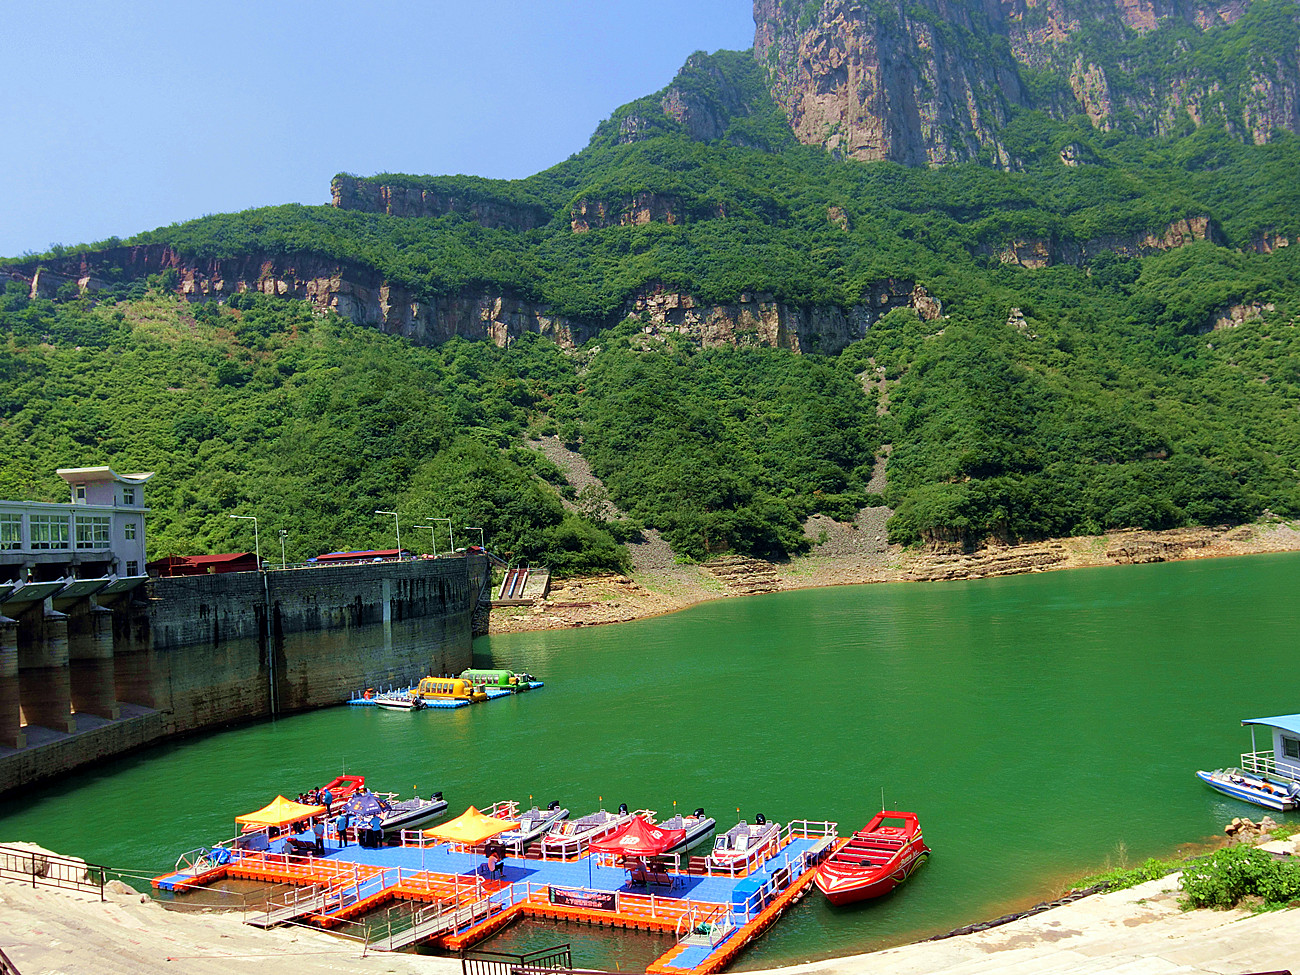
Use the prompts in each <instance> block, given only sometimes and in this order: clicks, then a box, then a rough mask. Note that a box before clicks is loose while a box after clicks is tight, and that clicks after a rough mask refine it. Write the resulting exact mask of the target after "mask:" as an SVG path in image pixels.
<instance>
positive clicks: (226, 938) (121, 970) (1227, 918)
mask: <svg viewBox="0 0 1300 975" xmlns="http://www.w3.org/2000/svg"><path fill="white" fill-rule="evenodd" d="M1176 891H1177V877H1176V875H1175V876H1172V877H1166V878H1164V879H1162V880H1154V881H1151V882H1150V883H1147V884H1144V885H1142V886H1140V887H1135V888H1133V889H1132V890H1126V891H1119V892H1117V893H1113V894H1099V895H1096V896H1093V897H1088V898H1085V899H1083V900H1081V901H1078V902H1076V903H1074V904H1071V905H1069V906H1067V907H1061V908H1057V909H1056V910H1052V911H1047V912H1044V913H1042V914H1038V915H1035V916H1033V917H1030V918H1025V919H1023V920H1020V921H1016V922H1013V923H1011V924H1007V925H1004V926H1002V927H999V928H995V929H993V930H991V931H985V932H982V933H979V934H973V935H967V936H965V937H960V938H950V939H948V940H946V941H929V942H921V943H919V944H914V945H905V946H902V947H899V948H891V949H888V950H886V951H878V952H874V953H872V954H866V955H854V956H851V957H847V958H836V959H831V960H828V961H824V962H815V963H812V964H808V965H800V966H796V967H792V968H787V969H783V970H782V971H783V973H791V975H793V973H805V972H806V973H814V972H816V973H825V975H994V973H996V975H1103V973H1104V975H1239V973H1243V972H1268V971H1278V970H1283V969H1290V970H1292V971H1295V972H1297V973H1298V975H1300V910H1291V911H1281V912H1274V913H1269V914H1260V915H1251V914H1248V913H1246V912H1244V911H1192V912H1189V913H1184V912H1183V911H1181V910H1180V909H1179V908H1178V905H1177V902H1176ZM109 898H110V899H109V901H108V903H105V904H101V903H100V902H99V899H98V898H96V897H91V896H87V895H84V894H77V893H71V892H67V891H60V890H55V889H50V888H32V887H29V886H26V885H24V884H20V883H15V882H8V881H0V949H3V950H4V952H5V953H6V954H7V955H8V956H9V957H10V959H11V960H12V961H13V963H14V964H15V965H16V966H17V967H18V971H19V972H21V973H22V975H142V973H143V975H153V973H158V975H161V973H170V975H232V973H234V972H242V971H256V972H258V973H261V975H325V973H344V972H348V973H367V972H392V973H396V975H459V972H460V963H459V961H457V960H455V959H451V958H434V957H427V956H417V955H407V954H393V955H379V954H374V953H371V954H369V955H367V956H364V957H363V956H362V951H361V947H360V946H359V945H356V944H354V943H350V942H346V941H341V940H339V939H338V938H334V937H331V936H329V935H326V934H323V933H320V932H317V931H312V930H307V929H301V928H290V929H277V930H273V931H267V932H262V931H257V930H254V929H253V928H250V927H248V926H246V925H244V924H242V923H241V921H240V918H239V916H238V915H232V914H221V913H196V914H188V913H182V912H177V911H169V910H166V909H165V908H163V907H161V906H160V905H158V904H156V903H154V902H153V901H151V900H150V899H149V898H148V897H147V896H146V895H141V894H138V893H126V892H119V893H113V894H110V895H109ZM611 937H617V935H616V934H614V933H612V932H611ZM743 957H744V956H743V955H742V956H741V959H742V962H743Z"/></svg>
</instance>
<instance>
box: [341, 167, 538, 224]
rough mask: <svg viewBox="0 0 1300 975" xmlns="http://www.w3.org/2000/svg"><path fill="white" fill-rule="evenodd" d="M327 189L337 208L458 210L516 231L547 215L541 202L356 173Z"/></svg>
mask: <svg viewBox="0 0 1300 975" xmlns="http://www.w3.org/2000/svg"><path fill="white" fill-rule="evenodd" d="M330 191H331V196H332V202H333V204H334V206H336V207H338V208H339V209H341V210H360V211H362V212H364V213H386V214H388V215H389V216H392V217H441V216H444V215H446V214H448V213H458V214H460V215H461V216H463V217H466V218H467V219H470V220H473V221H475V222H476V223H479V224H481V225H483V226H484V227H488V228H491V229H505V230H519V231H523V230H533V229H535V228H537V227H541V226H543V225H545V224H546V223H547V222H548V221H549V220H550V218H551V215H550V214H549V213H547V212H546V210H545V209H544V208H543V207H541V206H530V205H526V204H513V203H507V202H504V201H501V200H491V199H475V198H471V197H468V196H465V195H463V194H461V195H458V194H455V193H441V192H438V191H436V190H431V189H420V188H417V187H413V186H397V185H387V184H385V183H382V182H379V181H376V180H372V179H361V178H360V177H356V176H336V177H334V180H333V181H332V182H331V183H330Z"/></svg>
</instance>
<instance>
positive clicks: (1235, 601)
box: [0, 555, 1300, 969]
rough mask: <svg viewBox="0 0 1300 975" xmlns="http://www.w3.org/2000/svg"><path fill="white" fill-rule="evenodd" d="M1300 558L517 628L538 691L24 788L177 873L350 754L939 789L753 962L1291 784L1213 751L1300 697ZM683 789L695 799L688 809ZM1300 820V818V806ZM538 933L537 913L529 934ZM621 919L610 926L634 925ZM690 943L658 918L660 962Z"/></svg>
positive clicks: (809, 810) (769, 806) (843, 790)
mask: <svg viewBox="0 0 1300 975" xmlns="http://www.w3.org/2000/svg"><path fill="white" fill-rule="evenodd" d="M1297 592H1300V555H1276V556H1274V555H1268V556H1255V557H1251V558H1243V559H1220V560H1213V561H1204V562H1185V563H1177V564H1165V565H1151V566H1130V567H1123V568H1110V569H1095V570H1078V571H1071V572H1057V573H1049V574H1042V575H1032V576H1016V577H1011V578H1006V579H996V580H985V581H979V582H968V583H949V584H934V585H917V584H902V585H876V586H855V587H843V588H835V589H821V590H807V591H801V592H788V593H778V594H774V595H770V596H759V597H751V598H747V599H733V600H720V601H717V602H713V603H708V604H705V605H702V606H698V607H695V608H693V609H691V610H688V611H686V612H682V613H677V614H674V615H671V616H665V617H660V618H657V619H653V620H646V621H642V622H638V623H630V624H625V625H620V626H608V627H597V628H587V629H578V630H564V631H556V632H550V633H536V634H526V635H511V636H505V637H493V638H491V639H487V640H481V641H479V642H478V643H476V644H475V662H476V664H480V665H485V664H488V663H491V664H494V665H498V666H504V667H512V668H515V669H523V670H528V671H530V672H531V673H533V674H535V675H537V676H538V677H539V678H541V679H543V680H545V681H546V688H545V689H544V690H542V691H539V692H537V693H532V694H525V695H520V696H518V697H512V698H509V699H503V700H499V701H493V702H490V703H487V704H483V705H478V706H475V707H472V708H464V709H461V710H457V711H429V712H423V713H419V714H399V713H390V712H379V711H375V710H373V709H348V708H335V709H330V710H327V711H320V712H316V713H313V714H308V715H303V716H299V717H293V718H288V719H282V720H279V721H276V722H267V723H262V724H256V725H250V726H245V727H242V728H237V729H233V730H230V731H225V732H220V733H215V734H210V735H206V736H204V737H201V738H195V739H191V740H187V741H182V742H176V743H172V744H168V745H164V746H160V747H157V748H153V749H150V750H148V751H144V752H141V753H138V754H136V755H133V756H129V757H127V758H123V759H119V760H115V761H110V762H104V763H103V764H102V765H100V766H98V767H96V768H94V769H92V770H90V771H87V772H84V773H79V774H76V775H71V776H67V777H66V778H65V779H63V780H62V781H60V782H59V783H58V784H57V785H53V786H46V787H42V788H39V789H36V790H33V791H32V792H30V793H29V794H27V795H23V796H20V797H17V798H11V799H8V800H6V801H4V802H3V803H0V841H13V840H20V839H21V840H30V841H34V842H38V843H40V844H42V845H44V846H47V847H50V848H52V849H55V850H59V851H62V852H67V853H72V854H76V855H78V856H82V857H85V858H87V859H89V860H92V861H96V862H100V863H106V864H108V865H110V866H112V867H115V868H121V869H127V870H131V871H133V872H136V873H138V874H141V875H154V874H158V873H162V872H164V871H165V870H167V869H169V868H171V867H172V866H173V864H174V863H175V860H176V857H177V855H178V854H179V853H181V852H182V851H184V850H188V849H191V848H193V847H196V846H200V845H203V844H205V843H207V842H211V841H214V840H217V839H220V838H223V837H226V836H228V835H230V834H231V833H232V832H233V825H232V823H233V819H234V817H235V816H236V815H238V814H240V813H244V812H248V811H250V810H253V809H255V808H258V807H260V806H262V805H264V804H265V803H266V802H267V801H268V800H269V799H271V798H273V797H274V795H275V794H276V793H277V792H278V793H284V794H290V795H295V794H297V793H298V792H299V791H301V790H303V789H305V788H308V787H310V786H312V785H317V784H320V783H322V782H324V781H326V780H327V779H329V778H332V777H333V776H334V775H336V774H338V773H340V772H342V771H348V772H358V773H364V774H365V775H366V776H367V780H368V784H371V785H373V786H374V787H376V788H378V789H381V790H387V791H398V792H401V793H403V794H409V792H410V790H411V788H412V787H413V786H418V787H419V788H420V790H421V791H422V792H425V793H427V792H428V791H429V790H431V789H441V790H442V791H444V792H445V793H446V796H447V798H448V800H449V801H450V803H451V806H452V812H453V813H456V812H459V811H460V810H463V809H464V808H465V806H467V805H469V804H470V803H474V804H476V805H485V804H488V803H491V802H493V801H494V800H497V799H503V798H514V799H518V800H520V801H521V802H527V801H528V800H529V798H530V797H531V798H532V799H533V800H535V801H540V802H541V803H542V804H545V803H546V802H549V801H550V800H552V799H559V800H561V801H562V802H563V803H564V804H565V805H567V806H568V807H569V808H570V809H571V810H572V811H573V814H574V815H575V816H576V815H581V814H582V813H585V812H589V811H591V810H594V809H595V808H597V805H598V804H599V803H600V802H601V801H602V800H603V803H604V805H605V806H606V807H607V808H612V807H614V806H617V805H618V803H620V802H626V803H627V804H628V805H629V806H630V807H632V808H639V807H646V808H650V809H655V810H657V811H658V812H659V814H660V816H661V817H667V816H669V815H672V813H673V811H674V809H677V810H685V811H690V810H691V809H694V808H695V807H696V806H704V807H706V809H708V811H709V812H710V813H711V814H712V815H714V816H716V817H717V819H718V822H719V828H726V827H727V826H730V825H731V824H732V823H734V822H735V820H736V818H737V809H739V813H740V815H743V816H746V817H748V818H750V819H751V820H752V817H753V815H754V814H755V813H758V812H761V813H763V814H765V815H766V816H767V817H768V819H775V820H778V821H780V822H783V823H784V822H786V821H788V820H789V819H792V818H793V819H811V820H823V819H829V820H834V821H837V822H839V824H840V829H841V832H850V831H852V830H853V829H855V828H858V827H859V826H861V825H862V824H863V823H864V822H865V821H866V820H867V819H868V818H869V817H870V816H871V814H872V813H873V812H874V811H876V810H877V809H879V808H880V806H881V802H882V795H883V802H884V803H885V804H886V805H888V806H890V807H891V808H901V809H910V810H914V811H915V812H917V813H918V814H919V815H920V818H921V822H922V825H923V827H924V829H925V836H926V840H927V842H928V843H929V844H930V846H931V847H933V849H934V851H935V852H934V856H933V858H932V859H931V860H930V863H929V864H928V865H927V866H925V867H924V868H923V869H922V870H921V871H920V872H918V873H917V874H916V876H915V877H914V878H913V879H912V880H911V881H910V882H909V883H908V884H907V885H906V886H905V887H903V888H902V889H900V890H899V891H897V892H896V893H895V894H893V895H892V896H890V897H888V898H885V899H883V900H880V901H877V902H868V903H866V904H863V905H858V906H855V907H852V908H848V909H836V908H831V907H830V906H828V905H827V904H826V903H825V901H824V900H823V899H822V898H821V897H820V895H819V894H817V893H816V891H813V893H812V894H811V895H810V896H809V897H808V898H807V899H805V900H804V901H803V902H802V903H801V904H799V905H798V906H797V907H795V908H794V909H793V910H792V911H791V912H790V913H789V914H788V915H787V916H786V917H785V918H784V919H783V920H782V921H781V922H780V923H778V925H777V926H776V927H775V928H774V929H773V930H772V931H770V932H769V933H768V934H767V935H766V936H764V938H763V939H761V940H760V941H759V942H758V943H757V944H756V945H753V946H751V947H750V948H749V949H747V950H746V952H745V953H744V954H742V955H741V956H740V959H739V960H738V962H737V964H736V965H735V966H733V967H735V968H738V969H755V968H763V967H768V966H771V965H776V964H782V963H791V962H797V961H804V960H809V959H813V958H819V957H826V956H831V955H842V954H848V953H852V952H858V951H867V950H871V949H874V948H879V947H884V946H887V945H891V944H896V943H899V942H902V941H908V940H914V939H916V938H920V937H926V936H928V935H931V934H935V933H940V932H943V931H947V930H950V929H952V928H954V927H957V926H960V925H963V924H968V923H971V922H975V921H980V920H986V919H988V918H991V917H994V916H996V915H998V914H1000V913H1004V912H1005V911H1007V910H1010V909H1013V908H1016V907H1021V906H1027V905H1028V904H1031V903H1033V902H1035V901H1038V900H1043V899H1049V898H1051V897H1054V896H1056V895H1057V894H1058V893H1059V892H1060V890H1061V889H1062V885H1063V884H1064V883H1066V882H1068V881H1070V880H1072V879H1074V878H1076V877H1078V876H1079V875H1081V874H1084V873H1086V872H1088V871H1090V870H1093V869H1095V868H1104V867H1106V866H1107V865H1118V864H1119V863H1121V862H1124V861H1127V862H1130V863H1134V862H1138V861H1140V860H1141V859H1143V858H1145V857H1147V856H1151V855H1157V854H1166V853H1169V852H1172V850H1173V849H1174V848H1175V847H1176V846H1178V845H1179V844H1181V843H1187V842H1198V841H1201V840H1203V839H1207V838H1209V837H1211V836H1213V835H1214V834H1217V833H1219V832H1220V831H1221V829H1222V826H1223V824H1224V823H1225V822H1226V821H1227V820H1228V819H1230V818H1231V817H1232V816H1235V815H1255V816H1258V815H1259V814H1260V813H1261V812H1262V810H1257V809H1255V807H1251V806H1247V805H1244V804H1241V803H1237V802H1235V801H1233V800H1230V799H1227V798H1226V797H1223V796H1220V795H1218V794H1217V793H1214V792H1212V791H1210V790H1209V789H1207V788H1205V787H1204V786H1203V785H1202V784H1201V783H1200V782H1198V781H1197V780H1196V778H1195V777H1194V775H1193V773H1194V772H1195V770H1196V769H1197V768H1207V767H1209V768H1213V767H1218V766H1221V765H1226V764H1235V763H1236V761H1237V756H1238V755H1239V754H1240V753H1241V752H1243V751H1246V750H1248V748H1249V741H1250V738H1249V732H1248V731H1247V730H1246V729H1243V728H1242V727H1241V726H1240V724H1239V720H1240V719H1241V718H1245V717H1258V716H1264V715H1272V714H1289V713H1293V712H1295V711H1300V681H1298V680H1297V678H1296V669H1295V668H1296V659H1297V658H1296V653H1295V651H1296V645H1297V641H1296V634H1297V623H1298V622H1300V620H1298V619H1297V617H1298V616H1300V610H1298V609H1297V606H1298V605H1300V603H1298V601H1297V598H1296V594H1297ZM674 802H675V803H676V806H674ZM1297 818H1298V819H1300V817H1297ZM605 938H609V939H618V941H619V944H620V946H623V945H626V946H627V948H628V949H631V947H632V946H633V945H635V944H636V943H637V942H636V941H635V939H629V937H628V936H626V935H623V934H622V933H619V934H617V935H615V934H609V933H605V934H604V935H593V932H592V930H591V929H587V928H576V927H564V926H559V927H554V928H548V927H547V926H546V925H540V924H529V925H528V926H526V927H520V928H519V929H518V930H517V931H516V930H512V931H509V932H507V934H506V935H505V936H504V938H503V939H502V940H501V941H499V942H498V943H497V944H496V945H494V947H502V946H506V948H507V950H511V949H510V947H509V946H511V945H515V946H520V947H525V948H531V947H538V946H542V945H548V944H553V943H557V942H564V941H570V940H572V941H574V943H575V951H576V954H575V963H576V964H578V965H580V966H583V967H597V968H599V967H605V966H606V965H608V967H611V968H613V967H616V966H617V967H621V968H624V969H626V968H629V967H635V966H636V965H638V964H641V963H642V962H641V959H640V957H639V956H637V955H636V953H635V951H634V950H633V951H631V956H629V954H628V952H627V951H625V949H624V948H623V947H618V948H609V949H605V948H602V942H605ZM512 939H513V940H512ZM605 943H608V942H605ZM661 947H662V946H659V945H658V943H657V942H655V943H651V942H650V940H649V939H647V940H646V944H645V946H644V954H645V959H644V960H645V961H648V960H650V959H651V958H653V957H654V956H655V955H657V954H658V953H659V950H661Z"/></svg>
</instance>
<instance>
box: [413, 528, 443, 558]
mask: <svg viewBox="0 0 1300 975" xmlns="http://www.w3.org/2000/svg"><path fill="white" fill-rule="evenodd" d="M429 520H430V521H432V520H433V519H432V518H430V519H429ZM415 527H416V528H420V529H428V531H429V543H430V544H431V545H433V557H434V558H435V559H436V558H437V557H438V539H437V538H435V537H434V534H433V533H434V532H436V531H437V530H438V526H437V525H416V526H415Z"/></svg>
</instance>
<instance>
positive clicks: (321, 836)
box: [312, 819, 325, 857]
mask: <svg viewBox="0 0 1300 975" xmlns="http://www.w3.org/2000/svg"><path fill="white" fill-rule="evenodd" d="M312 832H314V833H315V834H316V855H317V856H318V857H321V856H324V855H325V820H324V819H318V820H316V825H315V826H314V827H312Z"/></svg>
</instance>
